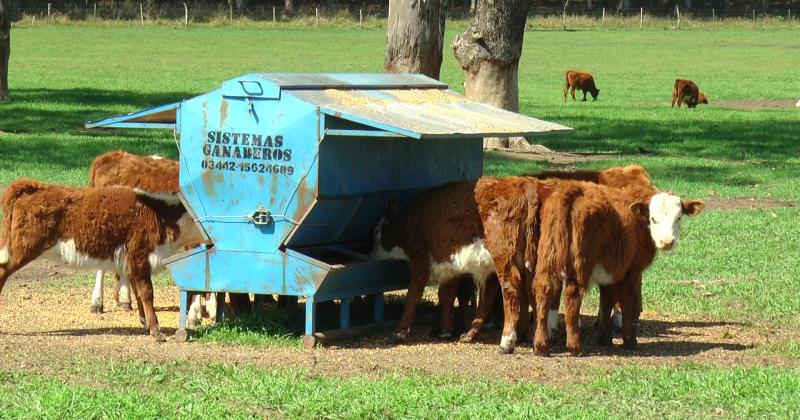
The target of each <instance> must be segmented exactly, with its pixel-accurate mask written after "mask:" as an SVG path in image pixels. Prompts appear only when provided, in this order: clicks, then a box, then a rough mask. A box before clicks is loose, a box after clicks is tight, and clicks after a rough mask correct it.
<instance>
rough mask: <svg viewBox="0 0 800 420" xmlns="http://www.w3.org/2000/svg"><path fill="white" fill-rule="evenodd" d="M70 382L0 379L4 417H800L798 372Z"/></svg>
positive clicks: (241, 372) (118, 366)
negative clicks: (558, 381) (517, 379)
mask: <svg viewBox="0 0 800 420" xmlns="http://www.w3.org/2000/svg"><path fill="white" fill-rule="evenodd" d="M65 371H66V373H64V371H62V374H63V375H64V376H66V379H64V378H62V379H59V378H52V377H46V376H39V375H35V374H30V373H19V372H13V371H8V370H0V390H2V391H3V392H0V409H2V410H3V413H4V414H5V415H9V416H11V417H16V416H24V417H29V416H35V417H54V416H55V415H56V414H58V416H59V417H62V416H63V417H67V418H78V417H80V418H87V417H137V418H138V417H160V416H165V415H168V416H170V417H171V416H175V415H176V414H177V415H179V416H184V415H185V416H202V417H215V416H221V415H222V416H226V417H229V416H233V417H237V418H243V417H249V416H251V415H255V416H258V417H264V416H268V417H275V416H285V417H291V418H298V417H304V418H308V417H328V418H331V417H332V418H409V417H413V418H522V417H524V418H553V417H569V418H586V419H589V418H614V417H616V418H619V417H623V416H624V417H638V418H641V417H666V418H685V417H695V416H704V417H705V416H711V415H713V414H714V413H715V410H717V409H720V410H722V411H723V412H724V414H726V415H728V416H732V417H740V418H741V417H783V418H791V417H796V416H798V415H800V394H798V393H797V392H796V390H797V389H798V388H799V387H800V371H798V370H797V369H775V368H770V367H751V368H734V369H723V368H717V367H711V366H705V365H691V364H689V365H681V366H678V367H655V368H654V367H630V368H619V369H615V370H613V371H608V370H599V369H595V370H588V371H587V372H586V373H585V375H582V377H581V380H580V381H579V382H577V383H573V384H564V385H547V384H540V383H535V382H522V383H517V384H510V383H507V382H503V381H487V380H466V379H460V378H455V377H430V376H427V375H423V374H418V373H410V374H401V373H397V372H386V373H378V374H376V375H375V376H374V377H358V376H357V377H349V378H340V377H332V376H326V375H319V374H314V373H311V372H307V371H302V370H285V369H276V370H263V369H257V368H252V367H239V366H234V365H229V364H224V365H220V364H212V365H198V364H193V363H188V362H170V363H161V364H154V363H150V362H139V361H131V362H125V363H115V362H111V363H108V362H104V363H88V362H83V363H76V364H74V365H73V366H71V367H68V368H66V369H65Z"/></svg>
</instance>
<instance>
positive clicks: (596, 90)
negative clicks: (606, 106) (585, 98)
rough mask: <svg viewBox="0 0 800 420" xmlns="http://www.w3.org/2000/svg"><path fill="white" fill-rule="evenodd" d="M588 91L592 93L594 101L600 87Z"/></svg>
mask: <svg viewBox="0 0 800 420" xmlns="http://www.w3.org/2000/svg"><path fill="white" fill-rule="evenodd" d="M589 93H591V94H592V100H594V101H596V100H597V97H598V96H599V95H600V89H597V88H595V89H594V90H592V91H591V92H589Z"/></svg>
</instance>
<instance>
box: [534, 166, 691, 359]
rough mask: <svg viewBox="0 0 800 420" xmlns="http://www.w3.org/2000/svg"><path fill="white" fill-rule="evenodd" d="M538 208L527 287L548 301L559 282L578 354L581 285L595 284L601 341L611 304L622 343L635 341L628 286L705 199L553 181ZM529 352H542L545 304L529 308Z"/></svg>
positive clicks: (607, 338)
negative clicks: (532, 312)
mask: <svg viewBox="0 0 800 420" xmlns="http://www.w3.org/2000/svg"><path fill="white" fill-rule="evenodd" d="M540 194H541V195H543V196H544V195H546V196H547V198H546V199H545V200H543V205H542V208H541V213H540V222H541V225H540V235H541V236H540V243H539V253H538V255H537V263H536V276H535V280H534V287H533V291H534V294H535V296H536V300H537V302H550V301H551V300H552V299H554V298H555V295H554V293H553V291H554V290H555V289H556V286H557V285H559V284H560V283H561V282H562V281H563V282H564V303H565V304H564V306H565V309H564V318H565V322H566V327H567V348H568V350H569V351H570V353H571V354H572V355H575V356H577V355H580V354H581V352H582V348H581V340H580V331H579V327H578V318H579V315H580V306H581V301H582V299H583V296H584V294H585V292H586V289H587V288H588V287H589V286H590V285H592V284H598V285H600V286H601V287H600V299H601V305H600V306H601V308H602V313H601V314H600V344H602V345H608V344H610V343H611V308H612V306H613V304H614V302H616V301H618V302H620V303H621V306H622V337H623V347H625V348H633V347H635V345H636V334H635V331H634V326H633V314H632V312H633V306H634V296H635V289H636V287H637V285H639V287H640V285H641V276H642V272H643V271H644V270H645V269H646V268H647V267H648V266H649V265H650V264H651V263H652V261H653V259H654V258H655V256H656V250H658V249H661V250H669V249H671V248H673V247H674V246H675V245H676V243H677V238H678V233H679V230H680V225H681V219H682V217H683V216H684V215H686V216H694V215H697V214H700V212H701V211H702V210H703V207H704V204H703V203H702V202H699V201H690V202H685V201H682V200H681V199H680V197H678V196H675V195H673V194H671V193H664V192H654V191H652V190H639V191H637V190H620V189H616V188H609V187H606V186H603V185H596V184H591V183H586V182H577V181H558V182H553V183H552V184H551V185H550V186H549V188H548V191H546V192H545V191H544V190H543V189H540ZM534 351H535V353H536V354H539V355H548V354H549V343H548V331H547V306H546V305H542V306H540V307H537V310H536V334H535V340H534Z"/></svg>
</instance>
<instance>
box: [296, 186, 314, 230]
mask: <svg viewBox="0 0 800 420" xmlns="http://www.w3.org/2000/svg"><path fill="white" fill-rule="evenodd" d="M315 190H316V188H313V187H312V188H309V187H308V186H307V185H306V178H303V179H302V180H300V184H298V186H297V210H295V212H294V214H292V218H293V219H294V220H301V219H302V218H303V216H305V214H306V211H307V210H308V206H310V205H311V204H312V203H313V202H314V196H315V192H316V191H315Z"/></svg>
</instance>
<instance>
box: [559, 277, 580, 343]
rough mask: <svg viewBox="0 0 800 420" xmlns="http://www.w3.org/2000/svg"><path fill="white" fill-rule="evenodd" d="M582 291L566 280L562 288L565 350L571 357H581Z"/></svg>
mask: <svg viewBox="0 0 800 420" xmlns="http://www.w3.org/2000/svg"><path fill="white" fill-rule="evenodd" d="M583 294H584V290H583V288H582V287H580V286H578V283H577V282H576V281H574V280H569V279H568V280H567V281H566V285H565V287H564V322H565V324H566V327H567V350H569V352H570V354H572V355H573V356H580V355H582V352H583V349H582V348H581V330H580V325H579V322H580V315H581V301H582V300H583Z"/></svg>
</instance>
